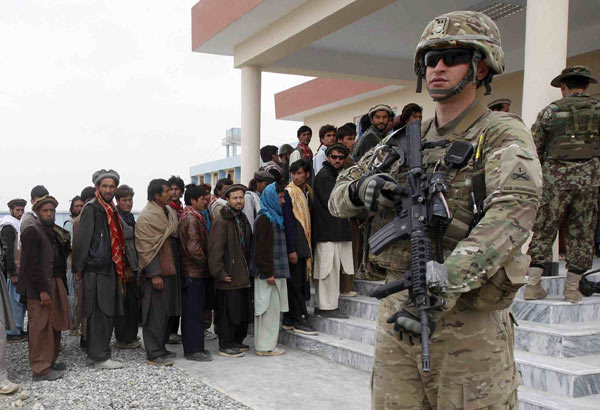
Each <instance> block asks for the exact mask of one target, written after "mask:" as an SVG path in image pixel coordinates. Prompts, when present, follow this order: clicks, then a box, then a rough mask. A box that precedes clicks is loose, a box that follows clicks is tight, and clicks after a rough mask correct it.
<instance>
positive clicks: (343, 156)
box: [330, 154, 346, 159]
mask: <svg viewBox="0 0 600 410" xmlns="http://www.w3.org/2000/svg"><path fill="white" fill-rule="evenodd" d="M330 157H331V158H333V159H346V156H345V155H333V154H331V155H330Z"/></svg>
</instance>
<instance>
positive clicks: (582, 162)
mask: <svg viewBox="0 0 600 410" xmlns="http://www.w3.org/2000/svg"><path fill="white" fill-rule="evenodd" d="M582 107H591V108H590V109H582ZM576 113H578V114H579V115H577V114H576ZM599 123H600V101H598V100H596V99H594V98H592V97H590V96H589V95H588V94H585V93H571V94H569V95H568V96H566V97H563V98H561V99H560V100H558V101H555V102H553V103H551V104H550V105H548V106H547V107H546V108H544V109H543V110H542V111H541V112H540V113H539V114H538V117H537V120H536V122H535V123H534V124H533V127H532V129H531V131H532V133H533V138H534V140H535V144H536V147H537V152H538V156H539V157H540V160H541V161H542V170H543V175H544V193H543V196H542V202H541V205H540V209H539V212H538V215H537V218H536V221H535V225H534V228H533V231H534V235H533V240H532V241H531V245H530V247H529V254H530V255H531V266H534V267H539V268H545V267H547V266H548V265H550V263H551V262H552V244H553V243H554V239H555V237H556V232H557V231H558V229H559V228H560V225H561V224H562V221H563V218H564V217H565V214H566V218H567V232H566V236H565V239H566V251H567V255H566V261H567V269H568V270H569V271H571V272H573V273H577V274H581V273H583V272H585V271H587V270H588V269H590V268H591V267H592V259H593V246H594V231H595V228H596V226H595V221H596V214H597V212H598V209H597V206H598V205H597V203H598V202H597V201H598V197H597V196H598V186H599V185H600V158H599V155H600V152H599V151H598V150H597V149H594V146H597V147H598V148H600V124H599ZM577 129H579V130H582V131H583V133H582V135H580V136H579V138H581V144H580V145H581V146H585V152H583V153H582V155H578V156H579V157H582V158H579V159H571V160H569V159H559V158H560V152H561V151H564V149H561V148H560V147H557V145H559V144H560V142H561V139H560V137H561V136H565V135H568V136H569V137H570V136H572V134H574V131H575V130H577ZM573 139H575V135H573V138H571V140H573ZM549 156H550V157H552V158H549ZM586 157H587V158H586ZM567 211H568V212H567Z"/></svg>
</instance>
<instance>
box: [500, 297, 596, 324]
mask: <svg viewBox="0 0 600 410" xmlns="http://www.w3.org/2000/svg"><path fill="white" fill-rule="evenodd" d="M512 310H513V312H514V314H515V316H516V317H517V319H520V320H529V321H532V322H537V323H548V324H562V323H575V322H585V321H594V320H597V319H598V318H600V295H594V296H591V297H589V298H585V297H584V298H583V300H582V301H581V302H579V303H569V302H565V301H564V300H563V299H562V298H560V297H557V296H553V297H547V298H546V299H540V300H524V299H520V298H518V299H515V300H514V301H513V304H512Z"/></svg>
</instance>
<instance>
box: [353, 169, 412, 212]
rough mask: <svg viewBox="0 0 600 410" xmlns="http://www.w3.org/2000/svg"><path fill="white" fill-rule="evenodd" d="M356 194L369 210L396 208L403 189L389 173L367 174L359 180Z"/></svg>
mask: <svg viewBox="0 0 600 410" xmlns="http://www.w3.org/2000/svg"><path fill="white" fill-rule="evenodd" d="M356 194H357V196H358V199H359V200H360V201H361V202H362V203H363V204H364V205H365V208H367V210H369V211H371V212H375V211H377V209H378V208H387V209H393V208H395V207H396V204H397V203H398V202H399V201H400V199H401V198H402V189H401V188H400V187H399V186H398V183H397V182H396V181H395V180H394V179H393V178H392V177H391V176H389V175H387V174H375V175H365V176H363V177H362V178H361V179H360V180H359V181H358V184H357V187H356Z"/></svg>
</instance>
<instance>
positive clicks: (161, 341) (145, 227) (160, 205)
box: [135, 179, 201, 366]
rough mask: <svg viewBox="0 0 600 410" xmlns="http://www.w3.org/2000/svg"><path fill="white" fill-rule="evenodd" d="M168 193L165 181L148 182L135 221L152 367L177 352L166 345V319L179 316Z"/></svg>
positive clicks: (174, 219) (173, 229)
mask: <svg viewBox="0 0 600 410" xmlns="http://www.w3.org/2000/svg"><path fill="white" fill-rule="evenodd" d="M171 192H172V189H171V185H170V184H169V183H168V182H167V181H166V180H164V179H153V180H152V181H150V184H149V186H148V203H147V204H146V206H145V207H144V209H143V210H142V212H141V213H140V215H139V217H138V220H137V222H136V224H135V247H136V250H137V252H138V263H139V269H140V271H141V272H142V279H141V280H142V281H143V282H142V284H141V294H142V295H141V296H142V325H143V331H142V334H143V336H144V347H145V348H146V356H147V358H148V364H152V365H155V366H171V365H172V364H173V358H174V357H175V356H176V355H175V353H174V352H170V351H168V350H167V349H166V347H165V345H166V343H167V341H168V340H169V330H170V329H169V318H170V317H173V316H181V280H180V275H179V252H178V243H177V224H178V221H177V214H176V213H175V210H173V208H171V207H170V206H169V205H168V204H169V202H170V201H171ZM199 319H200V318H199ZM200 320H201V319H200Z"/></svg>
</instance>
